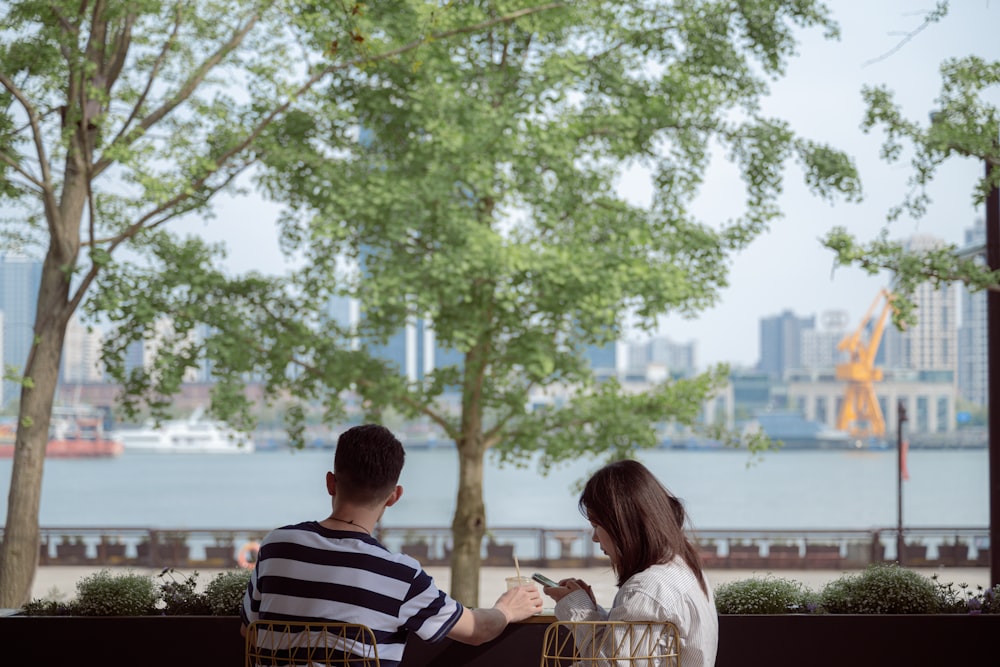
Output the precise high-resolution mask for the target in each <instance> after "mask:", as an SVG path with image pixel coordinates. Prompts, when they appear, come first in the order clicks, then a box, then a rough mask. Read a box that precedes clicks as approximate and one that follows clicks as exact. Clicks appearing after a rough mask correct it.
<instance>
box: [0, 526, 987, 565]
mask: <svg viewBox="0 0 1000 667" xmlns="http://www.w3.org/2000/svg"><path fill="white" fill-rule="evenodd" d="M268 530H269V529H266V528H261V529H246V528H216V529H212V528H197V529H189V528H159V527H146V526H132V527H127V526H126V527H122V526H89V527H80V526H71V527H60V526H46V527H43V528H42V529H41V544H40V546H39V564H40V565H43V566H44V565H94V566H116V565H131V566H143V567H150V568H163V567H177V568H184V567H202V568H230V567H238V566H241V565H242V566H245V567H250V566H252V564H253V562H254V560H255V558H256V551H257V545H258V543H259V542H260V540H261V539H263V537H264V535H266V534H267V532H268ZM2 535H3V533H2V531H0V539H2ZM376 536H377V537H378V538H379V539H380V540H381V541H382V543H383V544H385V545H386V547H387V548H389V549H391V550H393V551H401V552H403V553H407V554H409V555H411V556H413V557H415V558H416V559H417V560H419V561H420V562H421V563H423V564H424V565H428V566H434V565H447V564H448V563H449V562H450V558H451V545H452V535H451V529H450V528H445V527H437V526H417V527H412V526H410V527H402V526H383V525H380V526H377V527H376ZM903 537H904V540H903V542H904V552H903V554H902V559H901V561H900V558H899V557H898V555H897V554H896V553H895V552H896V529H895V528H872V529H868V530H858V529H843V530H834V529H821V530H771V529H712V530H700V531H698V532H697V534H696V536H695V538H696V541H697V544H698V548H699V551H700V553H701V556H702V559H703V561H704V563H705V566H706V567H707V568H709V569H715V568H735V569H782V568H785V569H792V568H797V569H810V568H816V569H852V568H863V567H866V566H867V565H869V564H871V563H874V562H881V561H900V562H902V563H903V564H904V565H907V566H911V567H917V566H922V567H927V566H937V565H944V566H960V567H987V566H988V565H989V549H990V545H989V528H988V527H986V526H982V527H933V526H931V527H911V528H906V529H905V530H904V535H903ZM515 557H516V558H517V559H518V562H519V563H520V564H522V565H528V566H536V565H537V566H539V567H604V566H607V567H610V562H609V561H608V558H607V556H605V555H604V554H603V553H601V552H600V550H599V549H597V548H596V545H595V544H594V542H593V541H592V539H591V530H590V529H587V528H579V527H571V528H540V527H502V528H493V529H491V530H490V531H489V533H488V534H487V536H486V539H485V540H484V543H483V550H482V562H483V564H484V565H486V566H493V565H495V566H510V565H513V563H514V558H515Z"/></svg>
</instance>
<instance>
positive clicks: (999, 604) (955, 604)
mask: <svg viewBox="0 0 1000 667" xmlns="http://www.w3.org/2000/svg"><path fill="white" fill-rule="evenodd" d="M931 580H932V581H933V582H934V586H935V587H936V589H937V594H938V603H939V607H940V611H941V612H942V613H945V614H1000V585H998V586H995V587H993V588H983V587H982V586H976V590H975V591H973V590H970V589H969V585H968V584H957V585H956V584H953V583H948V584H943V583H941V582H940V581H938V575H936V574H933V575H931Z"/></svg>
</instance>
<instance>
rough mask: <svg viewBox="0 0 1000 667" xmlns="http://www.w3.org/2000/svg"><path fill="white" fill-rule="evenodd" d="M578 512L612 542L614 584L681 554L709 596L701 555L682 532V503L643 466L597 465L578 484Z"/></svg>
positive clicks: (621, 464)
mask: <svg viewBox="0 0 1000 667" xmlns="http://www.w3.org/2000/svg"><path fill="white" fill-rule="evenodd" d="M580 511H581V512H582V513H583V515H584V516H585V517H587V519H588V520H589V521H591V522H592V523H594V524H596V525H598V526H600V527H601V528H603V529H604V530H605V531H606V532H607V533H608V536H609V537H610V538H611V540H612V542H614V545H615V547H616V548H617V550H618V553H617V561H618V563H617V565H616V566H615V574H617V575H618V585H619V586H621V585H622V584H624V583H625V582H626V581H627V580H628V579H629V578H631V577H632V576H634V575H635V574H638V573H639V572H642V571H643V570H645V569H647V568H649V567H650V566H652V565H656V564H658V563H669V562H670V561H671V560H673V559H674V557H675V556H680V557H681V558H682V559H683V560H684V562H685V563H687V565H688V567H690V568H691V571H692V572H694V573H695V576H697V577H698V582H699V583H700V584H701V590H702V591H703V592H704V593H705V594H706V595H708V586H707V584H706V583H705V575H704V573H703V572H702V564H701V557H700V556H699V555H698V550H697V549H696V548H695V546H694V544H693V543H692V542H691V541H690V540H689V539H688V538H687V535H686V534H685V533H684V524H685V522H686V514H685V512H684V505H683V503H681V501H680V500H679V499H678V498H676V497H675V496H674V495H673V494H672V493H670V491H668V490H667V488H666V487H665V486H663V484H661V483H660V480H658V479H657V478H656V476H655V475H653V473H651V472H650V471H649V469H648V468H646V466H644V465H642V464H641V463H639V462H638V461H631V460H626V461H616V462H614V463H609V464H608V465H606V466H604V467H603V468H601V469H600V470H598V471H597V472H596V473H594V475H593V476H592V477H591V478H590V479H589V480H587V484H586V486H585V487H584V488H583V493H582V494H581V495H580Z"/></svg>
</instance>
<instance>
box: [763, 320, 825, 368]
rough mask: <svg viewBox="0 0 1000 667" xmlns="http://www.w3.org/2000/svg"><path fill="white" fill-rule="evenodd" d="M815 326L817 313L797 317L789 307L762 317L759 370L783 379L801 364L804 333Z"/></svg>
mask: <svg viewBox="0 0 1000 667" xmlns="http://www.w3.org/2000/svg"><path fill="white" fill-rule="evenodd" d="M815 328H816V316H815V315H813V316H810V317H798V316H797V315H795V314H794V313H793V312H792V311H790V310H786V311H784V312H783V313H781V315H776V316H773V317H764V318H761V320H760V361H758V362H757V370H758V371H760V372H761V373H766V374H767V375H768V376H770V377H772V378H775V379H781V378H783V377H784V376H785V373H786V372H788V371H791V370H795V369H797V368H800V367H801V365H802V332H803V331H807V330H812V329H815Z"/></svg>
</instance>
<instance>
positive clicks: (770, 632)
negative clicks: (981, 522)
mask: <svg viewBox="0 0 1000 667" xmlns="http://www.w3.org/2000/svg"><path fill="white" fill-rule="evenodd" d="M997 637H1000V615H997V614H992V615H985V616H983V615H977V616H970V615H964V614H962V615H960V614H943V615H909V616H904V615H899V616H896V615H882V616H851V615H834V614H829V615H819V616H808V615H802V616H798V615H792V614H789V615H785V616H763V615H761V616H737V615H725V616H720V617H719V655H718V659H717V660H716V663H715V665H716V667H738V666H749V665H767V666H768V667H802V665H809V667H843V666H844V665H851V667H869V666H870V667H886V666H893V665H914V666H917V665H963V664H964V665H976V664H992V663H991V662H990V661H991V660H993V657H992V656H991V657H989V658H988V659H987V661H986V662H983V661H982V658H983V657H984V656H989V655H990V653H992V652H993V651H994V648H995V646H996V638H997Z"/></svg>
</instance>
